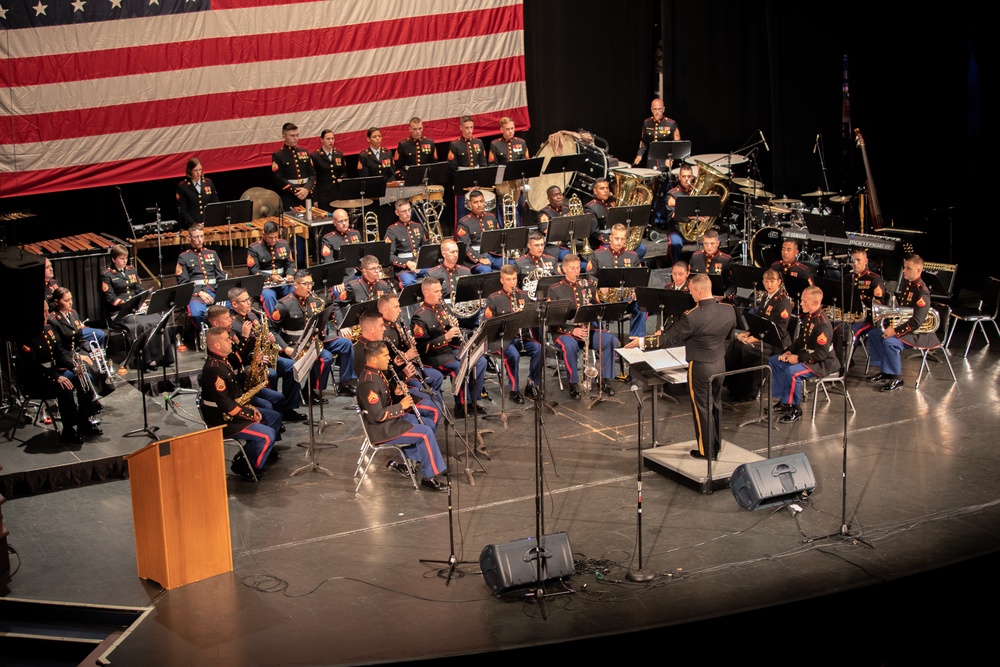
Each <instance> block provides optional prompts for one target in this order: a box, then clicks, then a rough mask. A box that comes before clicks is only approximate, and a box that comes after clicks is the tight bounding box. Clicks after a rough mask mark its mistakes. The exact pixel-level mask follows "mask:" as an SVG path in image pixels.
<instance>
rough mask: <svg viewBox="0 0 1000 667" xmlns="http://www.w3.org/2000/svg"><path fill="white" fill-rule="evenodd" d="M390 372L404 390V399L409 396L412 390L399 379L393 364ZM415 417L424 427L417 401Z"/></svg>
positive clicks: (414, 408)
mask: <svg viewBox="0 0 1000 667" xmlns="http://www.w3.org/2000/svg"><path fill="white" fill-rule="evenodd" d="M387 342H388V341H387ZM389 372H390V373H392V379H394V380H395V381H396V386H397V387H399V388H400V390H402V392H403V396H404V397H406V396H409V395H410V388H409V387H407V386H406V383H405V382H403V381H402V380H401V379H399V373H397V372H396V368H395V366H393V365H392V364H391V363H390V364H389ZM413 416H414V417H416V418H417V423H419V424H420V425H421V426H422V425H423V423H424V420H423V419H422V418H421V417H420V410H417V403H416V401H414V402H413Z"/></svg>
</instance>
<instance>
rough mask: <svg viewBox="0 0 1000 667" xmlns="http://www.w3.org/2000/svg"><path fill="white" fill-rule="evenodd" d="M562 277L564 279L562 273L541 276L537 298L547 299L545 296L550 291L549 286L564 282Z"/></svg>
mask: <svg viewBox="0 0 1000 667" xmlns="http://www.w3.org/2000/svg"><path fill="white" fill-rule="evenodd" d="M562 279H563V276H562V274H559V275H555V276H545V277H543V278H539V279H538V285H537V286H536V287H535V300H536V301H545V298H546V296H547V295H548V293H549V288H551V287H552V286H553V285H555V284H556V283H559V282H562ZM565 321H566V320H560V322H559V323H560V324H562V323H563V322H565Z"/></svg>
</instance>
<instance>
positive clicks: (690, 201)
mask: <svg viewBox="0 0 1000 667" xmlns="http://www.w3.org/2000/svg"><path fill="white" fill-rule="evenodd" d="M674 199H675V201H676V202H677V203H676V204H675V205H674V219H675V220H688V219H690V218H699V217H706V218H713V217H718V216H719V213H721V212H722V199H720V198H719V197H716V196H715V195H678V196H677V197H675V198H674Z"/></svg>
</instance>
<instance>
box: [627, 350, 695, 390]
mask: <svg viewBox="0 0 1000 667" xmlns="http://www.w3.org/2000/svg"><path fill="white" fill-rule="evenodd" d="M615 352H617V353H618V354H619V355H621V357H622V358H623V359H624V360H625V361H627V362H628V363H629V365H630V367H631V369H632V371H633V372H645V371H652V372H653V373H655V374H656V375H658V376H660V377H661V378H663V379H664V380H666V381H668V382H670V383H672V384H684V383H686V382H687V367H688V363H687V356H686V355H685V352H684V348H683V347H668V348H663V349H660V350H647V351H643V350H639V349H636V348H624V347H620V348H618V349H617V350H615Z"/></svg>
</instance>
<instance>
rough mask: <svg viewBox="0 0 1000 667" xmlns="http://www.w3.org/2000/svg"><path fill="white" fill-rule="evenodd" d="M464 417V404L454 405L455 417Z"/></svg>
mask: <svg viewBox="0 0 1000 667" xmlns="http://www.w3.org/2000/svg"><path fill="white" fill-rule="evenodd" d="M464 418H465V406H464V405H456V406H455V419H464Z"/></svg>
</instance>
